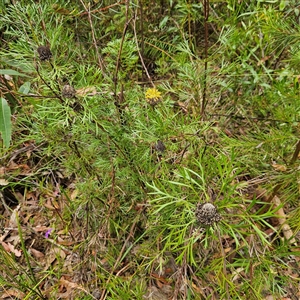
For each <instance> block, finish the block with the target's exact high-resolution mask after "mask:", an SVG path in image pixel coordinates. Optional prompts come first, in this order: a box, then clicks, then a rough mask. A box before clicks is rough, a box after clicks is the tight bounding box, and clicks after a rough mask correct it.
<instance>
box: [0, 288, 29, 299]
mask: <svg viewBox="0 0 300 300" xmlns="http://www.w3.org/2000/svg"><path fill="white" fill-rule="evenodd" d="M12 297H15V298H18V299H24V298H25V294H24V293H22V292H20V291H16V290H13V289H10V290H5V291H4V292H3V294H2V295H1V298H0V299H6V298H8V299H12Z"/></svg>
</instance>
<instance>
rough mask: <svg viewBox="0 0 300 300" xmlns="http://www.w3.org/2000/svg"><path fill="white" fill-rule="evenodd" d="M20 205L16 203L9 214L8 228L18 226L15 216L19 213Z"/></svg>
mask: <svg viewBox="0 0 300 300" xmlns="http://www.w3.org/2000/svg"><path fill="white" fill-rule="evenodd" d="M19 210H20V205H18V206H17V207H16V208H15V209H14V210H13V213H12V214H11V216H10V219H9V224H8V227H9V229H15V228H18V222H17V216H18V215H19Z"/></svg>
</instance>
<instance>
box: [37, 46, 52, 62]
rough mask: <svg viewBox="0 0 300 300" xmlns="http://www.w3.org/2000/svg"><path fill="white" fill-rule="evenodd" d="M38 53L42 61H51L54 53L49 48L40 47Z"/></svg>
mask: <svg viewBox="0 0 300 300" xmlns="http://www.w3.org/2000/svg"><path fill="white" fill-rule="evenodd" d="M37 52H38V54H39V56H40V60H41V61H45V60H49V59H50V58H51V57H52V53H51V51H50V48H49V47H48V46H39V47H38V48H37Z"/></svg>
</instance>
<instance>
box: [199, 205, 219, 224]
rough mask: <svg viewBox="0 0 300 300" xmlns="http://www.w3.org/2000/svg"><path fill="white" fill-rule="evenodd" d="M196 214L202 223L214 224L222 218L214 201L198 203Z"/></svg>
mask: <svg viewBox="0 0 300 300" xmlns="http://www.w3.org/2000/svg"><path fill="white" fill-rule="evenodd" d="M195 215H196V218H197V220H198V221H199V223H201V224H202V225H212V224H213V223H217V222H219V221H220V220H221V215H220V214H219V213H218V212H217V209H216V207H215V206H214V205H213V204H212V203H208V202H207V203H198V204H197V207H196V211H195Z"/></svg>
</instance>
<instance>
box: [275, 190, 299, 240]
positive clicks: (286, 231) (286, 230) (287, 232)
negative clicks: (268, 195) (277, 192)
mask: <svg viewBox="0 0 300 300" xmlns="http://www.w3.org/2000/svg"><path fill="white" fill-rule="evenodd" d="M272 202H273V203H274V204H275V206H276V207H279V206H280V205H281V201H280V199H279V197H277V196H274V198H273V199H272ZM276 213H277V215H278V216H279V218H278V222H279V224H280V225H281V229H282V232H283V235H284V237H285V238H286V240H287V241H288V242H289V243H290V244H296V240H295V238H293V236H294V234H293V231H292V229H291V228H290V226H289V225H288V224H287V223H286V214H285V212H284V210H283V208H282V207H280V208H279V209H278V210H277V212H276Z"/></svg>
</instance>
